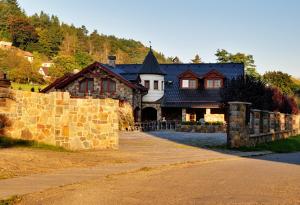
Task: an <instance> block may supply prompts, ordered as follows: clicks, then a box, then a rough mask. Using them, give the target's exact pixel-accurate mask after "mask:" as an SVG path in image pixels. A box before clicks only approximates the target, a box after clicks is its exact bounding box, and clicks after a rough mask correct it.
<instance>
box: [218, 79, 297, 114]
mask: <svg viewBox="0 0 300 205" xmlns="http://www.w3.org/2000/svg"><path fill="white" fill-rule="evenodd" d="M221 98H222V101H223V103H227V102H229V101H243V102H250V103H252V107H253V108H255V109H260V110H269V111H279V112H282V113H290V114H297V113H298V107H297V103H296V101H295V99H294V97H292V96H288V95H285V94H283V93H282V92H281V91H280V90H279V89H278V88H276V87H275V88H274V87H268V86H267V85H266V83H265V82H264V81H263V80H261V79H259V78H255V77H253V76H246V78H244V77H243V76H240V77H238V78H236V79H232V80H231V81H229V82H227V83H226V85H225V87H224V88H223V89H222V90H221Z"/></svg>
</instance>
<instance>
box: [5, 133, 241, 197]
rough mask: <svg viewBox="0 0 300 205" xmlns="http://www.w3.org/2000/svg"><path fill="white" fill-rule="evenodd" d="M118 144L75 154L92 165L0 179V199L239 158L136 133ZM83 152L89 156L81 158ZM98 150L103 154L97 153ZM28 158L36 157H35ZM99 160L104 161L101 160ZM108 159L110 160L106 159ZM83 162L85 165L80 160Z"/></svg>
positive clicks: (121, 138)
mask: <svg viewBox="0 0 300 205" xmlns="http://www.w3.org/2000/svg"><path fill="white" fill-rule="evenodd" d="M170 134H172V133H170ZM120 145H121V148H120V150H118V151H105V152H100V151H94V152H93V151H91V152H86V153H85V152H84V153H82V156H81V157H80V155H79V154H80V153H79V154H78V153H77V154H76V156H77V157H78V160H79V162H81V163H82V161H84V160H87V161H89V160H92V157H93V154H95V155H94V160H93V163H92V165H94V166H89V167H87V168H86V166H80V165H78V164H80V163H78V162H77V163H76V161H73V162H74V165H73V166H70V167H69V168H64V169H59V170H56V169H55V167H54V168H53V169H47V168H45V170H46V173H42V174H33V175H29V176H25V177H18V178H12V179H4V180H0V198H6V197H9V196H12V195H23V194H28V193H32V192H38V191H43V190H45V189H49V188H53V187H58V186H64V185H68V184H73V183H80V182H83V181H86V180H99V179H105V178H106V177H107V176H112V175H119V174H122V173H128V172H134V171H137V170H153V169H161V168H165V167H168V166H173V165H178V166H181V165H185V164H195V163H207V162H215V161H222V160H231V159H240V158H239V155H241V153H232V152H230V153H220V152H217V151H212V150H208V149H202V148H196V147H192V146H187V145H184V144H182V143H177V142H173V141H170V140H167V139H163V138H159V137H154V136H153V135H150V134H145V133H138V132H136V133H123V134H121V137H120ZM87 153H88V155H89V157H90V158H88V159H85V157H86V156H87ZM101 153H102V154H103V156H101ZM67 155H68V153H66V154H64V153H62V154H61V156H60V158H56V160H66V159H68V157H66V158H64V156H67ZM243 155H247V153H243ZM41 156H42V155H41ZM41 156H37V158H38V159H41ZM16 157H17V156H16ZM32 158H33V160H36V159H35V157H32ZM16 159H18V158H16ZM47 159H49V161H50V162H53V160H55V157H53V158H50V157H48V158H45V160H41V161H40V164H38V165H37V164H34V163H33V162H32V163H31V165H32V169H36V167H38V168H39V167H40V166H41V165H43V164H42V163H45V167H49V165H47V163H48V161H47ZM103 159H106V160H104V162H103ZM110 159H111V160H112V161H110ZM113 159H122V163H113ZM16 161H17V160H16ZM97 162H98V164H97ZM100 162H102V163H100ZM29 164H30V163H29ZM50 165H51V163H50ZM83 165H85V164H84V163H83ZM74 167H75V168H74ZM37 170H38V169H37ZM49 170H50V171H49Z"/></svg>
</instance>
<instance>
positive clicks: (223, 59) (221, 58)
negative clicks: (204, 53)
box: [215, 49, 260, 78]
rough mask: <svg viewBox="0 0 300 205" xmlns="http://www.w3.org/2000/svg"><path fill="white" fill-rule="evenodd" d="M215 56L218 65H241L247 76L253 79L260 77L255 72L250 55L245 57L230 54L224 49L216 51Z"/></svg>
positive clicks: (242, 54)
mask: <svg viewBox="0 0 300 205" xmlns="http://www.w3.org/2000/svg"><path fill="white" fill-rule="evenodd" d="M215 56H216V57H217V62H219V63H243V64H244V66H245V70H246V74H247V75H249V76H253V77H255V78H258V77H259V76H260V75H259V73H258V72H257V71H256V66H255V63H254V59H253V56H252V55H246V54H244V53H236V54H232V53H229V52H228V51H226V50H224V49H222V50H220V49H218V50H217V52H216V54H215Z"/></svg>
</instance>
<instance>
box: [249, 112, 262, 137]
mask: <svg viewBox="0 0 300 205" xmlns="http://www.w3.org/2000/svg"><path fill="white" fill-rule="evenodd" d="M251 111H252V112H253V118H254V119H253V120H254V124H253V129H254V134H259V133H260V117H261V111H260V110H251Z"/></svg>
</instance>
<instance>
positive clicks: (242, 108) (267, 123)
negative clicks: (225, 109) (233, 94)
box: [227, 102, 300, 148]
mask: <svg viewBox="0 0 300 205" xmlns="http://www.w3.org/2000/svg"><path fill="white" fill-rule="evenodd" d="M250 106H251V104H250V103H245V102H229V119H228V130H227V132H228V137H227V143H228V145H229V146H230V147H233V148H234V147H240V146H255V145H257V144H260V143H265V142H270V141H274V140H278V139H284V138H288V137H290V136H294V135H297V134H300V115H290V114H282V113H279V112H269V111H265V110H256V109H250Z"/></svg>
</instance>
